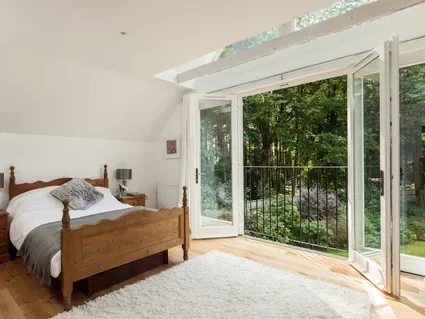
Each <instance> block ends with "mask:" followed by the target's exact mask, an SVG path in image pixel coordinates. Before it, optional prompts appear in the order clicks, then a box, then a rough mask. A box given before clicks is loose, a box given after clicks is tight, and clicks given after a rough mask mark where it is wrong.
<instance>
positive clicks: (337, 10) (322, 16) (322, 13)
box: [218, 0, 377, 59]
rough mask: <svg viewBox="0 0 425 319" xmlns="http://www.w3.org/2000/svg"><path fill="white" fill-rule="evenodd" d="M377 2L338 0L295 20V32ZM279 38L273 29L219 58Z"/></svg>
mask: <svg viewBox="0 0 425 319" xmlns="http://www.w3.org/2000/svg"><path fill="white" fill-rule="evenodd" d="M375 1H377V0H338V1H336V2H333V3H331V4H330V5H328V6H326V7H324V8H322V9H319V10H317V11H314V12H311V13H308V14H306V15H304V16H302V17H299V18H297V19H296V20H295V30H300V29H302V28H306V27H309V26H312V25H314V24H317V23H319V22H322V21H325V20H327V19H331V18H334V17H337V16H339V15H342V14H345V13H347V12H350V11H351V10H354V9H356V8H358V7H361V6H363V5H367V4H370V3H372V2H375ZM279 36H280V34H279V28H273V29H270V30H267V31H264V32H262V33H260V34H257V35H255V36H252V37H249V38H247V39H244V40H242V41H239V42H236V43H234V44H231V45H228V46H227V47H225V48H224V49H223V50H222V52H221V54H220V55H219V56H218V58H219V59H222V58H225V57H227V56H231V55H233V54H236V53H238V52H241V51H244V50H247V49H251V48H253V47H255V46H257V45H259V44H261V43H264V42H267V41H270V40H273V39H276V38H277V37H279Z"/></svg>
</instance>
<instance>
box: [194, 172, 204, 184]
mask: <svg viewBox="0 0 425 319" xmlns="http://www.w3.org/2000/svg"><path fill="white" fill-rule="evenodd" d="M199 175H204V174H202V173H199V169H198V168H197V169H195V179H196V184H198V183H199Z"/></svg>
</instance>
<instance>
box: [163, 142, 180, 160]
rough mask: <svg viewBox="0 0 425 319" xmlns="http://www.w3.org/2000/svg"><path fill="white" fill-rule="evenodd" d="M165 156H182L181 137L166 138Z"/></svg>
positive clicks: (171, 157) (170, 157)
mask: <svg viewBox="0 0 425 319" xmlns="http://www.w3.org/2000/svg"><path fill="white" fill-rule="evenodd" d="M165 158H169V159H173V158H180V138H179V137H174V138H167V139H166V140H165Z"/></svg>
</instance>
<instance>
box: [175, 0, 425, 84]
mask: <svg viewBox="0 0 425 319" xmlns="http://www.w3.org/2000/svg"><path fill="white" fill-rule="evenodd" d="M424 2H425V0H379V1H377V2H373V3H371V4H368V5H364V6H361V7H359V8H356V9H354V10H352V11H350V12H348V13H346V14H344V15H340V16H337V17H334V18H331V19H328V20H325V21H323V22H320V23H317V24H315V25H312V26H310V27H306V28H303V29H301V30H298V31H295V32H292V33H289V34H287V35H284V36H281V37H278V38H276V39H274V40H270V41H267V42H264V43H262V44H259V45H257V46H256V47H254V48H252V49H248V50H245V51H242V52H239V53H236V54H234V55H232V56H228V57H225V58H222V59H219V60H216V61H214V62H211V63H208V64H205V65H202V66H199V67H197V68H194V69H191V70H188V71H185V72H182V73H179V74H177V83H183V82H187V81H189V80H193V79H196V78H199V77H203V76H206V75H209V74H213V73H217V72H220V71H223V70H227V69H229V68H232V67H235V66H238V65H241V64H244V63H247V62H250V61H252V60H255V59H259V58H262V57H264V56H268V55H271V54H273V53H276V52H277V51H282V50H285V49H288V48H290V47H294V46H297V45H300V44H303V43H306V42H310V41H313V40H315V39H317V38H320V37H324V36H326V35H329V34H332V33H336V32H339V31H343V30H345V29H348V28H351V27H354V26H356V25H359V24H362V23H365V22H369V21H372V20H375V19H378V18H381V17H383V16H386V15H390V14H393V13H395V12H397V11H400V10H404V9H406V8H409V7H412V6H415V5H418V4H421V3H424Z"/></svg>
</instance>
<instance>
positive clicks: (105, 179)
mask: <svg viewBox="0 0 425 319" xmlns="http://www.w3.org/2000/svg"><path fill="white" fill-rule="evenodd" d="M103 187H106V188H108V187H109V182H108V165H103Z"/></svg>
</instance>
